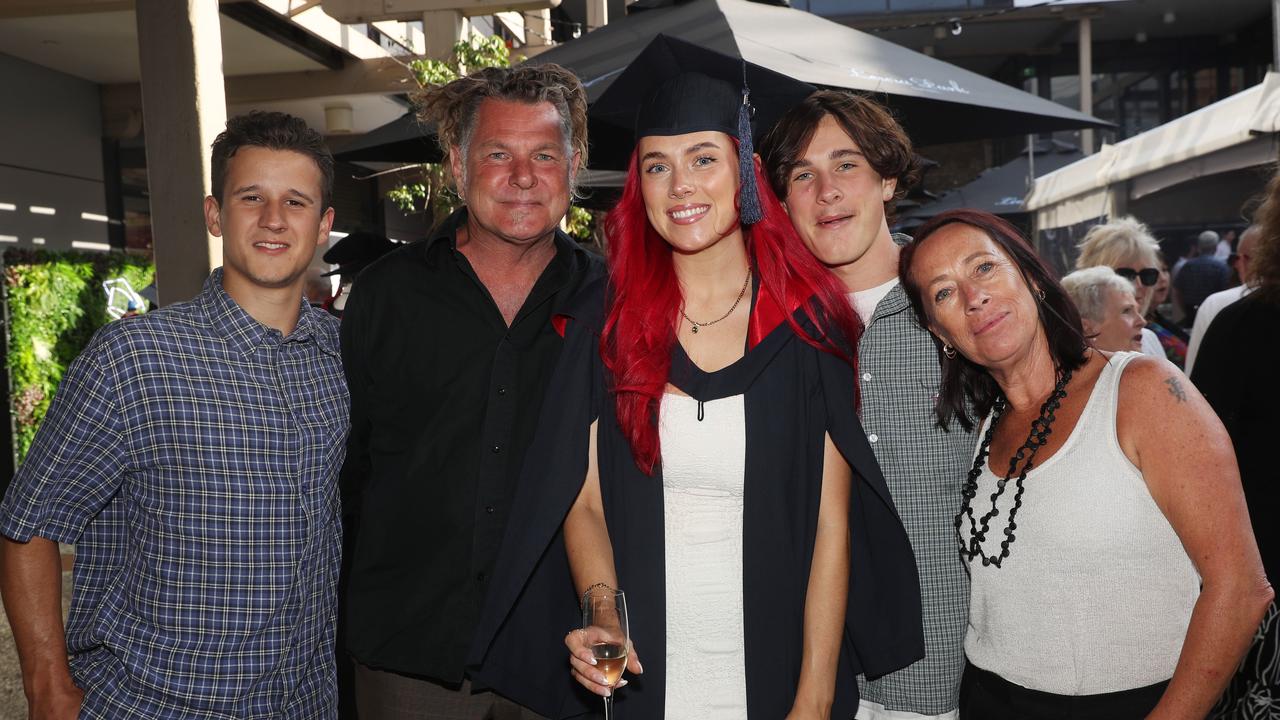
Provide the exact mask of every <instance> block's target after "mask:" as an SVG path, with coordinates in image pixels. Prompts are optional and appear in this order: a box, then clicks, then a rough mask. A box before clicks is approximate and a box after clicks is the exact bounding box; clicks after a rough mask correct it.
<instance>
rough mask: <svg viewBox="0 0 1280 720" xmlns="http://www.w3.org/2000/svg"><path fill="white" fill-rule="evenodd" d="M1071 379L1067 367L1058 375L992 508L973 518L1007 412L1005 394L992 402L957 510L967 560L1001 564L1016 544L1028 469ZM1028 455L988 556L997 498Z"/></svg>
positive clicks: (999, 482)
mask: <svg viewBox="0 0 1280 720" xmlns="http://www.w3.org/2000/svg"><path fill="white" fill-rule="evenodd" d="M1069 382H1071V371H1070V370H1067V371H1065V372H1063V373H1061V374H1060V375H1059V377H1058V383H1057V385H1054V387H1053V392H1051V393H1049V397H1048V398H1047V399H1046V400H1045V401H1044V404H1043V405H1041V406H1040V417H1038V418H1036V419H1035V420H1033V421H1031V432H1030V433H1029V434H1028V435H1027V440H1026V442H1024V443H1022V447H1020V448H1018V451H1017V452H1015V453H1014V455H1013V457H1012V458H1010V460H1009V471H1008V472H1006V473H1005V475H1004V477H1003V478H1001V479H1000V480H997V481H996V491H995V492H993V493H991V510H989V511H987V512H986V513H985V514H983V516H982V518H981V519H980V520H976V521H975V520H974V517H973V498H974V497H976V496H977V494H978V477H979V476H980V475H982V468H983V466H984V465H986V463H987V453H988V452H989V451H990V449H991V438H992V436H993V435H994V434H995V431H996V425H997V424H998V423H999V422H1000V416H1001V415H1003V414H1004V410H1005V407H1006V401H1005V398H1004V395H999V396H997V397H996V400H995V403H994V404H993V405H992V406H991V425H990V426H988V427H987V434H986V435H985V436H984V437H983V438H982V445H981V446H979V447H978V456H977V457H976V458H974V460H973V469H972V470H970V471H969V477H968V478H967V479H966V480H965V483H964V488H963V490H962V492H961V494H962V495H963V496H964V500H963V502H962V503H961V505H960V512H958V513H956V540H958V541H959V543H960V556H961V557H963V558H965V559H966V560H973V559H974V558H975V557H981V558H982V564H983V565H984V566H986V565H995V566H996V567H1000V563H1002V562H1004V559H1005V558H1007V557H1009V546H1010V545H1012V544H1013V538H1014V534H1013V531H1014V530H1016V529H1017V528H1018V525H1017V523H1015V522H1014V517H1015V516H1016V515H1017V514H1018V508H1020V507H1022V491H1023V487H1022V483H1023V481H1025V480H1026V479H1027V473H1029V472H1031V468H1032V467H1033V466H1034V465H1035V459H1036V452H1037V451H1039V450H1040V448H1041V447H1043V446H1044V444H1045V443H1046V442H1048V440H1049V434H1050V433H1052V432H1053V418H1054V413H1056V412H1057V411H1058V407H1059V406H1060V405H1061V404H1062V399H1063V398H1065V397H1066V396H1067V383H1069ZM1024 458H1025V459H1026V463H1025V464H1024V465H1023V466H1022V472H1020V473H1018V476H1017V478H1015V479H1014V487H1015V490H1014V493H1013V507H1011V508H1009V522H1008V524H1007V526H1006V527H1005V529H1004V535H1005V538H1004V540H1001V541H1000V554H999V555H997V556H995V557H990V556H988V555H987V554H986V553H985V552H984V551H983V550H982V543H983V541H984V540H986V539H987V532H988V531H989V530H990V527H991V519H992V518H994V517H995V516H997V515H999V514H1000V510H999V508H997V507H996V502H997V501H998V500H999V499H1000V496H1001V495H1003V494H1004V490H1005V487H1006V486H1007V485H1008V484H1009V480H1010V478H1013V473H1014V471H1016V470H1017V469H1018V463H1019V462H1020V461H1021V460H1023V459H1024ZM965 516H968V518H969V539H968V542H966V541H965V538H964V533H963V531H962V530H961V526H962V525H963V523H964V518H965Z"/></svg>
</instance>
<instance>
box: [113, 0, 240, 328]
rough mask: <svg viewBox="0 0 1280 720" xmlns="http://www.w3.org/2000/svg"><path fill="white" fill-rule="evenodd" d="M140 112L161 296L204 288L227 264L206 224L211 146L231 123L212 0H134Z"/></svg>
mask: <svg viewBox="0 0 1280 720" xmlns="http://www.w3.org/2000/svg"><path fill="white" fill-rule="evenodd" d="M135 7H136V14H137V21H138V59H139V61H140V63H141V73H142V117H143V127H144V128H145V133H146V142H147V180H148V184H149V185H150V189H151V234H152V236H153V237H154V238H155V259H156V289H157V290H158V291H159V294H160V304H161V305H168V304H169V303H172V302H176V301H179V300H186V299H188V298H191V297H194V296H195V295H197V294H199V292H200V288H201V286H202V285H203V284H204V279H205V277H206V276H207V275H208V274H209V271H210V270H211V269H212V268H214V267H217V266H218V265H221V264H222V241H221V240H220V239H219V238H215V237H212V236H210V235H209V234H208V232H207V231H206V230H205V225H204V210H203V203H204V198H205V196H206V195H208V194H209V187H210V185H209V146H210V145H211V144H212V143H213V140H214V138H215V137H217V135H218V133H220V132H222V130H223V129H225V128H226V123H227V103H226V97H225V95H224V92H223V83H222V32H221V30H220V28H219V26H218V3H217V2H215V0H137V3H136V6H135Z"/></svg>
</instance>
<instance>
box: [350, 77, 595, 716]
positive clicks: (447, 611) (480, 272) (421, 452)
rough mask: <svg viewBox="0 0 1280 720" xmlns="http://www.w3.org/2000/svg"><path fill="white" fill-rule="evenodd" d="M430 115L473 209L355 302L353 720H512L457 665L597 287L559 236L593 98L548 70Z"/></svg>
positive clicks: (457, 97) (403, 253)
mask: <svg viewBox="0 0 1280 720" xmlns="http://www.w3.org/2000/svg"><path fill="white" fill-rule="evenodd" d="M424 106H425V108H426V111H427V114H428V115H429V116H430V118H431V119H434V120H436V122H437V123H438V126H439V133H440V138H441V144H442V146H443V147H445V148H446V149H447V150H448V153H449V158H450V160H449V162H450V170H451V172H452V175H453V177H454V179H455V181H456V184H457V186H458V190H459V195H460V196H461V197H462V198H463V200H464V201H465V202H466V205H467V207H466V208H464V209H462V210H459V211H458V212H456V213H454V214H453V215H452V216H451V217H450V218H449V219H448V220H447V221H445V223H444V224H443V225H442V226H441V227H440V228H439V229H438V231H437V232H436V234H435V236H434V237H432V238H431V239H430V240H427V241H426V242H422V243H416V244H413V245H409V246H407V247H403V248H400V249H398V250H396V251H395V252H392V253H391V254H389V255H387V256H386V257H384V258H382V259H381V260H379V261H378V262H377V263H375V264H373V265H372V266H370V267H369V268H368V269H367V270H366V271H365V272H364V273H362V274H361V276H360V282H359V284H358V285H357V289H356V290H355V292H353V293H352V295H351V299H350V300H349V301H348V303H347V307H346V314H345V316H344V319H343V325H342V355H343V360H344V363H345V366H346V373H347V379H348V382H349V384H350V388H351V421H352V432H351V436H350V443H349V447H348V459H347V464H346V466H345V467H344V470H343V481H344V488H345V489H346V495H347V497H346V501H347V503H346V504H347V517H348V519H349V522H350V523H352V524H353V525H357V526H358V529H357V533H358V534H357V537H356V543H355V547H354V551H353V553H352V555H351V559H350V560H351V562H350V575H349V580H348V591H347V595H346V611H345V620H346V638H347V648H348V650H349V651H350V652H351V654H352V655H353V656H354V658H355V660H356V662H357V668H356V701H357V705H358V708H359V712H360V717H361V720H371V719H376V718H435V717H444V716H447V717H451V718H452V717H476V718H484V717H491V716H494V715H492V714H493V713H497V715H496V716H498V717H508V716H512V717H514V716H516V715H518V714H519V712H520V711H519V708H516V707H514V706H512V705H511V704H510V703H507V702H506V701H505V700H502V699H501V698H497V697H495V696H493V695H492V694H489V693H480V694H476V695H473V694H472V693H471V692H470V687H469V685H468V684H466V683H465V682H464V681H465V676H464V661H465V658H466V653H467V649H468V647H469V645H470V642H471V636H472V632H473V630H474V627H475V624H476V622H477V621H478V614H479V611H480V607H481V604H482V600H483V597H484V593H485V591H486V588H487V583H488V580H489V574H490V572H491V570H492V567H493V563H494V561H495V560H496V558H497V554H498V549H499V546H500V545H501V542H502V535H503V530H504V528H505V526H506V522H507V519H508V518H509V517H510V514H511V513H512V512H514V509H513V508H512V507H510V505H509V502H508V501H509V498H510V497H511V494H512V491H513V489H514V484H515V481H516V476H517V474H518V472H519V469H520V462H521V459H522V458H523V456H524V453H525V449H526V448H527V447H528V445H529V443H530V442H531V440H532V438H533V434H534V426H535V423H536V422H537V417H538V412H539V409H540V407H541V404H542V400H543V392H544V389H545V387H546V384H547V380H548V379H549V377H550V374H551V371H552V369H553V367H554V366H555V362H556V358H557V356H558V354H559V352H560V347H561V338H560V336H559V335H558V334H557V333H556V332H555V330H554V328H553V327H552V324H551V322H550V321H551V318H552V316H553V314H555V313H556V312H557V311H558V310H559V309H560V308H561V307H562V306H563V305H564V304H565V303H566V302H567V301H568V300H569V298H570V297H572V296H573V294H574V293H575V292H576V291H577V290H578V289H579V288H580V287H581V286H582V285H584V284H585V283H587V282H589V281H590V280H592V279H595V278H596V277H598V276H599V275H601V274H602V273H603V265H602V263H601V262H600V261H599V259H598V258H597V257H596V256H594V255H591V254H589V253H587V252H586V251H584V250H583V249H581V248H580V247H579V246H578V245H577V244H576V243H574V242H573V241H572V240H571V239H570V238H569V237H567V236H566V235H565V234H564V233H562V232H560V231H558V230H557V225H558V224H559V222H560V221H561V219H562V218H563V217H564V214H565V212H566V211H567V209H568V205H569V200H570V187H571V181H572V178H573V175H574V173H576V171H577V169H578V167H579V165H580V164H581V162H582V161H583V160H584V159H585V151H586V138H585V135H586V117H585V116H586V97H585V92H584V91H583V89H582V86H581V85H580V84H579V83H578V81H577V79H576V78H574V77H573V76H572V75H571V74H569V73H568V72H567V71H564V70H562V69H560V68H558V67H556V66H542V67H537V68H515V69H491V70H485V71H482V72H481V73H479V74H477V75H475V76H472V77H470V78H463V79H461V80H457V81H455V82H454V83H451V84H450V85H449V86H446V87H445V88H443V89H437V90H436V91H433V92H432V93H431V94H430V95H429V96H428V97H427V98H426V100H425V103H424ZM503 713H509V714H510V715H507V714H503Z"/></svg>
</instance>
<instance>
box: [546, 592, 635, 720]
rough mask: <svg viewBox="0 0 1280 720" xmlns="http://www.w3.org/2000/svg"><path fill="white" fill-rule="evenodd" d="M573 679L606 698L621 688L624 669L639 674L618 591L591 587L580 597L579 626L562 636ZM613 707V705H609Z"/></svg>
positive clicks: (625, 607) (624, 604) (622, 600)
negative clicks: (580, 615) (580, 625)
mask: <svg viewBox="0 0 1280 720" xmlns="http://www.w3.org/2000/svg"><path fill="white" fill-rule="evenodd" d="M564 644H565V646H566V647H568V648H569V665H570V666H571V667H572V668H573V676H574V678H575V679H576V680H577V681H578V682H579V683H581V684H582V686H583V687H585V688H587V689H588V690H590V691H591V692H593V693H595V694H596V695H600V696H601V697H604V698H606V707H608V705H609V704H610V703H609V702H608V699H611V698H612V696H613V690H614V688H619V687H623V686H624V685H626V684H627V681H626V680H624V679H622V674H623V671H624V669H625V670H628V671H630V672H632V673H642V672H644V668H643V667H642V666H641V665H640V658H639V657H637V656H636V652H635V649H634V648H633V647H632V646H631V640H630V638H629V635H628V629H627V606H626V599H625V596H624V595H623V593H622V592H621V591H618V590H614V589H612V588H605V587H594V588H591V589H590V590H588V591H587V592H586V593H584V594H583V596H582V627H581V628H579V629H577V630H573V631H571V632H570V633H569V634H568V635H566V636H565V638H564ZM608 709H610V710H611V709H612V708H608Z"/></svg>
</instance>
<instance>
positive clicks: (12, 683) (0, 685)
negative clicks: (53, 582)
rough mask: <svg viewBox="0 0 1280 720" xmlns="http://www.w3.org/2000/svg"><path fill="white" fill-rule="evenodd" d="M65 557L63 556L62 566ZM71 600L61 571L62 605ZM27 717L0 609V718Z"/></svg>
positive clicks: (17, 719) (14, 656)
mask: <svg viewBox="0 0 1280 720" xmlns="http://www.w3.org/2000/svg"><path fill="white" fill-rule="evenodd" d="M65 562H66V559H65V558H64V567H65ZM70 602H71V573H69V572H64V573H62V607H63V611H64V612H65V611H66V608H67V605H68V603H70ZM26 717H27V699H26V697H25V696H24V695H23V694H22V672H21V671H20V670H19V669H18V652H17V650H16V649H15V648H14V647H13V631H12V630H10V628H9V618H7V617H6V616H5V614H4V610H2V609H0V720H23V719H24V718H26Z"/></svg>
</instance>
